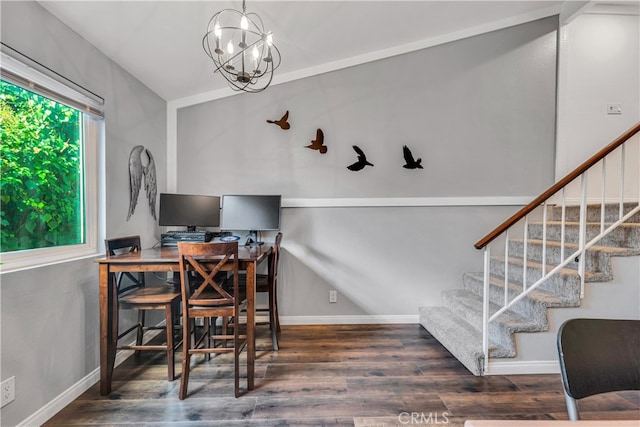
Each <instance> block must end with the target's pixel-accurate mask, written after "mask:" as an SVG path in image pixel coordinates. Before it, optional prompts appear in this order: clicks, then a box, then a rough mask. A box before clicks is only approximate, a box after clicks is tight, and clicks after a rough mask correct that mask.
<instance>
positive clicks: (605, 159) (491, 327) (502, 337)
mask: <svg viewBox="0 0 640 427" xmlns="http://www.w3.org/2000/svg"><path fill="white" fill-rule="evenodd" d="M636 136H637V137H636ZM634 137H635V138H634ZM628 148H631V149H633V150H635V153H634V154H632V155H629V156H627V152H632V151H631V150H629V149H628ZM639 152H640V122H639V123H637V124H636V125H635V126H634V127H632V128H631V129H629V130H628V131H627V132H625V133H624V134H622V135H621V136H620V137H618V138H617V139H616V140H614V141H613V142H611V143H610V144H609V145H607V146H606V147H604V148H603V149H602V150H600V151H599V152H598V153H596V154H595V155H594V156H592V157H591V158H590V159H588V160H587V161H585V162H584V163H583V164H582V165H580V166H579V167H578V168H576V169H575V170H574V171H572V172H571V173H570V174H568V175H567V176H566V177H564V178H563V179H561V180H560V181H558V182H557V183H556V184H554V185H553V186H551V188H549V189H548V190H547V191H545V192H544V193H542V194H541V195H540V196H538V197H537V198H536V199H535V200H533V201H532V202H531V203H529V204H528V205H527V206H525V207H524V208H522V209H521V210H520V211H518V212H517V213H516V214H514V215H513V216H512V217H511V218H509V219H508V220H506V221H505V222H504V223H503V224H501V225H500V226H498V227H497V228H496V229H495V230H493V231H492V232H490V233H489V234H488V235H487V236H485V237H484V238H483V239H482V240H480V241H479V242H477V243H476V244H475V247H476V248H477V249H483V250H484V272H481V273H466V274H464V276H463V287H462V289H455V290H448V291H445V292H443V293H442V306H440V307H422V308H420V309H419V316H420V323H421V324H422V326H424V328H425V329H426V330H427V331H429V333H431V335H433V336H434V337H435V338H436V339H437V340H438V341H440V343H441V344H443V345H444V346H445V347H446V348H447V349H448V350H449V351H450V352H451V353H452V354H453V355H454V356H455V357H456V358H458V360H460V362H462V364H464V366H466V367H467V369H469V371H471V372H472V373H473V374H474V375H484V374H486V373H490V372H489V371H488V368H489V359H494V358H513V357H515V356H516V353H517V349H516V340H515V337H514V334H516V333H522V332H527V333H535V332H542V331H547V330H548V329H549V319H548V317H547V314H548V313H547V309H549V308H561V307H567V308H568V307H580V305H581V303H582V298H583V297H584V287H585V283H590V282H607V281H610V280H612V279H613V275H612V274H613V273H612V268H611V257H614V256H618V257H619V256H635V255H640V201H639V199H640V197H639V194H640V182H639V181H640V159H639V158H638V153H639ZM611 164H613V167H612V166H611ZM590 174H593V175H590ZM590 178H591V179H590ZM594 178H595V179H594ZM612 181H613V182H616V184H615V186H614V187H617V188H615V189H614V191H611V188H610V187H611V185H610V184H611V182H612ZM594 184H595V185H594ZM596 193H597V194H596ZM611 193H615V194H613V195H612V194H611ZM569 197H570V198H571V199H574V198H575V199H576V200H578V205H576V206H571V205H567V203H566V200H567V198H569ZM594 198H595V199H596V200H598V201H599V203H597V202H596V203H595V204H588V203H587V201H588V200H593V199H594ZM610 198H612V199H613V200H615V201H616V202H615V203H605V201H606V200H610ZM578 313H579V312H578ZM574 317H579V314H576V316H574Z"/></svg>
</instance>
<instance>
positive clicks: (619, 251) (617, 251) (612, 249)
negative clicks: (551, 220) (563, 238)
mask: <svg viewBox="0 0 640 427" xmlns="http://www.w3.org/2000/svg"><path fill="white" fill-rule="evenodd" d="M509 240H510V241H511V242H519V243H522V242H523V241H524V239H509ZM527 242H528V243H529V244H532V245H540V246H542V244H543V241H542V240H540V239H527ZM547 246H553V247H556V248H559V247H560V246H561V245H560V242H558V241H556V240H547ZM564 247H565V248H570V249H572V250H573V251H574V252H575V251H577V250H578V248H579V247H580V245H578V244H577V243H571V242H565V244H564ZM587 250H588V251H594V252H595V251H599V252H605V253H607V254H610V255H611V256H620V257H625V256H636V255H640V248H623V247H619V246H604V245H593V246H591V247H590V248H589V249H587ZM565 253H566V254H571V252H570V251H567V252H565Z"/></svg>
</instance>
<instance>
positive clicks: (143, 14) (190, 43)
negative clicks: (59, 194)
mask: <svg viewBox="0 0 640 427" xmlns="http://www.w3.org/2000/svg"><path fill="white" fill-rule="evenodd" d="M562 3H563V2H562V1H539V0H538V1H481V0H471V1H415V0H414V1H355V0H351V1H327V0H325V1H306V0H298V1H260V0H253V1H252V0H249V1H248V2H247V11H248V12H257V13H258V14H259V15H260V16H261V17H262V19H263V21H264V24H265V28H266V29H267V30H271V31H273V33H274V38H275V39H274V41H275V44H276V45H277V46H278V48H279V49H280V52H281V54H282V65H281V67H280V68H279V70H278V71H277V73H278V75H280V77H281V76H283V75H294V74H296V73H300V72H301V71H300V70H310V69H313V68H315V69H322V67H324V69H326V67H327V65H326V64H336V63H341V62H342V63H343V64H347V65H349V61H350V60H352V58H354V57H358V58H367V57H368V58H369V59H371V58H374V59H375V58H379V57H382V56H384V55H386V54H388V53H398V51H399V50H402V49H404V50H408V49H411V46H413V47H420V43H418V42H423V44H424V42H425V41H427V44H428V43H431V44H434V43H437V42H438V41H442V40H448V39H449V40H450V39H455V37H456V36H460V35H462V36H464V35H469V34H471V33H473V30H474V29H483V28H484V29H487V28H488V29H491V28H499V26H500V25H502V26H504V25H505V24H506V25H509V24H511V25H513V23H517V22H518V21H522V22H524V21H526V20H529V19H531V18H535V17H542V16H547V15H551V14H553V13H557V12H559V10H560V6H561V4H562ZM40 4H41V5H42V6H43V7H45V8H46V9H47V10H49V11H50V12H51V13H53V14H54V15H55V16H56V17H58V19H60V20H61V21H62V22H64V23H65V24H66V25H68V26H69V27H70V28H72V29H73V30H74V31H76V32H77V33H78V34H80V35H81V36H82V37H83V38H85V39H86V40H88V41H89V42H90V43H91V44H93V45H94V46H96V47H97V48H98V49H99V50H100V51H102V52H103V53H104V54H105V55H107V56H109V57H110V58H112V59H113V60H114V61H115V62H117V63H118V64H119V65H120V66H122V67H123V68H125V69H126V70H127V71H129V72H130V73H131V74H133V75H134V76H135V77H137V78H138V79H139V80H140V81H142V82H143V83H144V84H145V85H147V86H148V87H149V88H151V89H152V90H153V91H154V92H156V93H157V94H159V95H160V96H161V97H163V98H164V99H165V100H167V101H172V100H177V99H181V98H185V97H190V96H193V95H196V94H200V93H204V92H209V91H213V90H217V89H221V88H224V87H226V82H225V80H224V79H223V78H222V77H221V76H218V75H214V74H213V73H212V66H211V64H210V63H209V62H208V61H209V58H208V57H207V56H206V55H205V53H204V51H203V50H202V37H203V35H204V33H205V31H206V27H207V22H208V20H209V18H210V17H211V15H213V14H214V13H216V12H218V11H219V10H221V9H223V8H227V7H230V8H235V9H241V7H242V6H241V5H242V3H241V1H240V0H238V1H40ZM407 46H408V47H407ZM323 64H325V65H323ZM277 77H278V76H276V78H277Z"/></svg>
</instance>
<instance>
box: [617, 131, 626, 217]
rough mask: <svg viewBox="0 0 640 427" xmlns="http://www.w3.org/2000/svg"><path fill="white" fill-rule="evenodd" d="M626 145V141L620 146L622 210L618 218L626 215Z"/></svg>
mask: <svg viewBox="0 0 640 427" xmlns="http://www.w3.org/2000/svg"><path fill="white" fill-rule="evenodd" d="M626 147H627V144H626V143H625V144H622V147H620V212H619V213H618V219H622V217H623V216H624V164H625V157H626V156H625V153H626V150H625V148H626Z"/></svg>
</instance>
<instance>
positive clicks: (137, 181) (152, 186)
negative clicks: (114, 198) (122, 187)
mask: <svg viewBox="0 0 640 427" xmlns="http://www.w3.org/2000/svg"><path fill="white" fill-rule="evenodd" d="M143 152H144V153H145V154H146V157H147V161H146V166H145V165H144V164H143V163H142V157H143V156H142V153H143ZM143 176H144V190H145V192H146V193H147V200H148V201H149V207H150V208H151V215H152V216H153V219H157V218H156V195H157V194H158V186H157V181H156V163H155V161H154V160H153V156H152V155H151V151H149V150H147V149H145V148H144V146H142V145H136V146H135V147H133V149H132V150H131V153H130V154H129V213H128V214H127V221H129V218H131V215H133V213H134V212H135V210H136V205H137V204H138V195H139V194H140V188H141V184H142V178H143Z"/></svg>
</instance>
